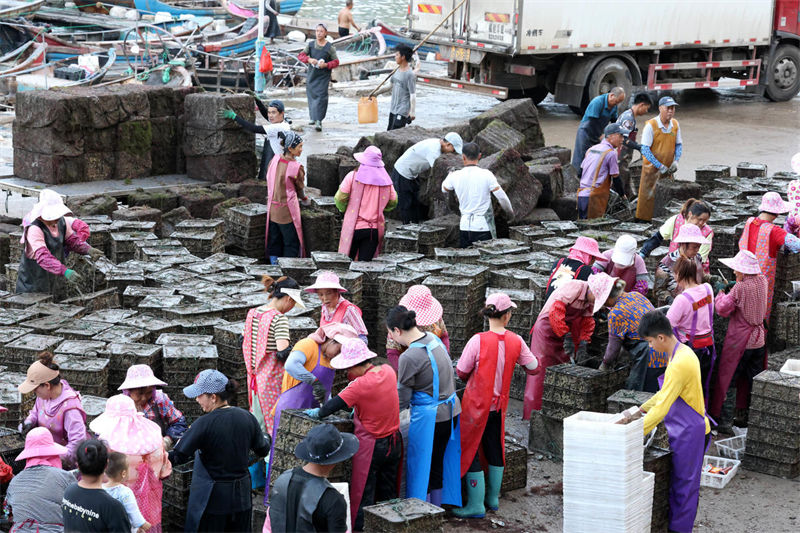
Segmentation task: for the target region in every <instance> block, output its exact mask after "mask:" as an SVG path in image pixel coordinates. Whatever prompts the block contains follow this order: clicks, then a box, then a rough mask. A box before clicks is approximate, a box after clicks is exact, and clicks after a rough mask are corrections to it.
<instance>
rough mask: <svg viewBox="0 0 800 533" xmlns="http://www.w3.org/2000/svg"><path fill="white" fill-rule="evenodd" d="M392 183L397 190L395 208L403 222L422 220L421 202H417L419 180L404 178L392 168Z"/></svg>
mask: <svg viewBox="0 0 800 533" xmlns="http://www.w3.org/2000/svg"><path fill="white" fill-rule="evenodd" d="M392 183H393V184H394V190H395V191H397V209H398V211H399V212H400V219H401V220H402V221H403V224H409V223H411V222H414V223H417V222H420V221H421V220H422V207H423V206H422V204H421V203H420V202H419V182H418V181H417V180H416V179H411V180H410V179H406V178H404V177H403V176H401V175H400V174H398V173H397V171H396V170H394V169H392Z"/></svg>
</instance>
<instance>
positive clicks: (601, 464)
mask: <svg viewBox="0 0 800 533" xmlns="http://www.w3.org/2000/svg"><path fill="white" fill-rule="evenodd" d="M614 419H618V415H614V414H606V413H592V412H588V411H582V412H580V413H577V414H575V415H573V416H570V417H568V418H565V419H564V532H565V533H578V532H586V533H595V532H598V531H602V532H604V533H617V532H619V533H622V532H625V533H633V532H636V533H639V532H642V533H647V532H649V531H650V515H651V508H652V505H653V483H654V481H655V476H654V475H653V474H652V473H650V472H645V471H644V470H643V468H642V459H643V454H644V446H643V445H642V442H643V421H642V420H641V419H639V420H636V421H634V422H631V423H629V424H614V423H613V420H614Z"/></svg>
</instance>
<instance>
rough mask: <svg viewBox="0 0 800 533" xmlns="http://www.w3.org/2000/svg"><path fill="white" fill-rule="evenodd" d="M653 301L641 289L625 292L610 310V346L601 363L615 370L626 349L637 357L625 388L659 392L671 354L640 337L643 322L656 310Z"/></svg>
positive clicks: (603, 368)
mask: <svg viewBox="0 0 800 533" xmlns="http://www.w3.org/2000/svg"><path fill="white" fill-rule="evenodd" d="M653 310H654V308H653V304H652V303H650V300H648V299H647V297H646V296H644V295H643V294H642V293H640V292H636V291H631V292H623V293H622V294H620V295H619V297H618V298H617V302H616V304H614V307H612V308H611V311H609V312H608V345H607V346H606V353H605V355H604V356H603V362H602V363H601V364H600V370H601V371H603V372H606V371H609V370H613V369H614V363H615V362H616V360H617V357H619V354H620V351H621V350H622V349H623V348H624V349H625V351H627V352H628V353H629V354H631V357H632V359H633V362H632V363H631V373H630V375H629V376H628V381H627V382H626V384H625V388H626V389H629V390H639V391H642V390H643V391H647V392H658V377H659V376H660V375H661V374H663V373H664V370H665V368H666V366H667V354H665V353H662V352H657V351H655V350H654V349H653V348H651V347H650V345H649V344H648V343H647V341H646V340H644V339H643V338H641V337H639V330H638V328H639V322H640V321H641V319H642V317H643V316H644V315H646V314H647V313H649V312H650V311H653Z"/></svg>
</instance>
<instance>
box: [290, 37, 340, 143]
mask: <svg viewBox="0 0 800 533" xmlns="http://www.w3.org/2000/svg"><path fill="white" fill-rule="evenodd" d="M314 33H315V35H316V40H314V41H309V42H308V44H306V47H305V48H304V49H303V51H302V52H300V54H299V55H298V56H297V58H298V59H299V60H300V61H301V62H303V63H307V64H308V65H309V67H308V75H307V77H306V96H307V98H308V115H309V117H310V118H311V121H310V122H309V124H312V125H314V127H315V129H316V130H317V131H322V121H323V120H325V115H326V114H327V113H328V84H330V81H331V71H332V70H333V69H335V68H336V67H338V66H339V58H338V57H337V56H336V49H335V48H334V47H333V45H332V44H331V43H329V42H328V40H327V37H328V28H327V26H325V24H322V23H321V22H320V23H319V24H317V27H316V30H315V31H314Z"/></svg>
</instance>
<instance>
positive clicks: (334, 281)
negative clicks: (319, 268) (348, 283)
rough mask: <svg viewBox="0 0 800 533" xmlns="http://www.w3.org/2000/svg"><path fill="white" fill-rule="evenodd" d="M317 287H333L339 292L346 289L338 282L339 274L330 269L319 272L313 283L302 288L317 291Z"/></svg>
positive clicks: (307, 290)
mask: <svg viewBox="0 0 800 533" xmlns="http://www.w3.org/2000/svg"><path fill="white" fill-rule="evenodd" d="M319 289H335V290H337V291H339V292H347V289H345V288H344V287H342V285H341V284H340V283H339V276H337V275H336V274H334V273H333V272H331V271H330V270H325V271H323V272H320V273H319V275H318V276H317V279H316V281H314V284H313V285H309V286H308V287H306V288H305V289H304V290H305V291H306V292H317V290H319Z"/></svg>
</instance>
